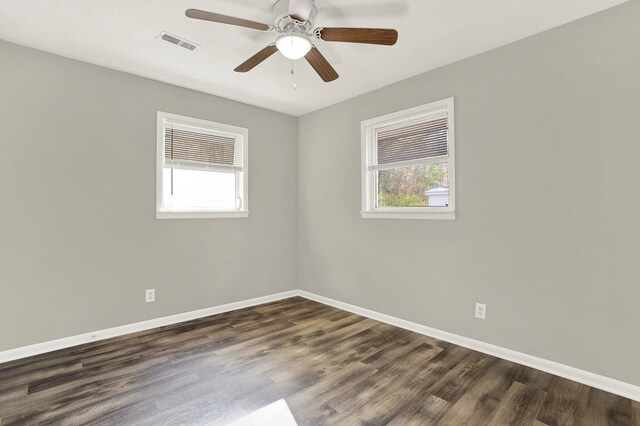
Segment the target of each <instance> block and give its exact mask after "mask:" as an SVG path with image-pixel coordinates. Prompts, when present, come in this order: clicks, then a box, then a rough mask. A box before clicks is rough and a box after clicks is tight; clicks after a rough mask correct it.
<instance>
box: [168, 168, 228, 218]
mask: <svg viewBox="0 0 640 426" xmlns="http://www.w3.org/2000/svg"><path fill="white" fill-rule="evenodd" d="M162 178H163V182H162V190H163V192H164V193H163V200H164V207H165V208H167V209H170V210H193V209H205V208H206V209H214V210H234V209H236V208H237V206H236V174H235V173H233V172H214V171H201V170H183V169H173V194H172V193H171V187H172V185H171V181H172V179H171V168H168V167H165V168H163V171H162Z"/></svg>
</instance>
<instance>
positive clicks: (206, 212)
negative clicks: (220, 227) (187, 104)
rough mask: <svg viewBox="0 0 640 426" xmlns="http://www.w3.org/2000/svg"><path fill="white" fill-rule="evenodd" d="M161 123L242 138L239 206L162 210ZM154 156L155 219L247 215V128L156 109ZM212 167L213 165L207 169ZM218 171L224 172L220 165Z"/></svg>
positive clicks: (162, 126)
mask: <svg viewBox="0 0 640 426" xmlns="http://www.w3.org/2000/svg"><path fill="white" fill-rule="evenodd" d="M165 122H170V123H176V124H180V125H183V126H193V127H195V128H199V129H203V128H204V129H209V130H212V131H214V132H216V133H226V134H228V135H229V136H231V137H234V138H235V139H236V140H238V139H239V138H241V139H242V142H241V143H242V178H241V179H240V178H239V177H238V175H237V174H236V193H237V194H238V195H239V197H240V199H241V200H242V203H241V206H240V207H239V208H238V209H233V210H228V209H225V210H214V209H176V210H173V209H166V208H164V207H163V206H164V202H163V191H162V183H163V177H162V172H163V168H164V125H165ZM156 146H157V154H156V155H157V157H156V218H157V219H207V218H244V217H248V216H249V197H248V195H249V167H248V166H249V130H248V129H245V128H244V127H237V126H231V125H228V124H223V123H216V122H214V121H207V120H201V119H198V118H192V117H186V116H183V115H177V114H171V113H168V112H162V111H158V118H157V143H156ZM208 169H209V170H215V167H210V168H208ZM221 170H222V171H227V169H225V168H224V167H221Z"/></svg>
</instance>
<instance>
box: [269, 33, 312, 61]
mask: <svg viewBox="0 0 640 426" xmlns="http://www.w3.org/2000/svg"><path fill="white" fill-rule="evenodd" d="M276 47H277V48H278V50H279V51H280V53H282V54H283V55H284V57H285V58H287V59H291V60H296V59H301V58H303V57H304V56H305V55H306V54H307V53H309V51H310V50H311V41H309V38H308V37H306V36H304V35H302V34H296V33H288V34H282V35H281V36H280V37H278V39H277V40H276Z"/></svg>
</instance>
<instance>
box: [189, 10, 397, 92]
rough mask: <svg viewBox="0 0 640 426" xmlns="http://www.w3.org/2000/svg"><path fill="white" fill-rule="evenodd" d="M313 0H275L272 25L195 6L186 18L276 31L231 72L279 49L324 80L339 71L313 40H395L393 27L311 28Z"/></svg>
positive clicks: (253, 64) (389, 42)
mask: <svg viewBox="0 0 640 426" xmlns="http://www.w3.org/2000/svg"><path fill="white" fill-rule="evenodd" d="M313 2H314V0H278V1H277V2H276V3H275V4H274V6H273V12H274V14H275V16H276V20H275V24H274V25H267V24H263V23H261V22H254V21H249V20H246V19H241V18H235V17H233V16H227V15H221V14H219V13H213V12H206V11H204V10H198V9H188V10H187V11H186V12H185V14H186V15H187V16H188V17H189V18H193V19H201V20H203V21H210V22H218V23H221V24H229V25H236V26H239V27H245V28H251V29H254V30H258V31H270V32H275V33H278V34H279V35H278V37H277V38H276V40H275V42H274V43H271V44H270V45H268V46H267V47H265V48H264V49H262V50H261V51H259V52H258V53H256V54H255V55H253V56H252V57H250V58H249V59H247V60H246V61H245V62H243V63H242V64H240V65H239V66H238V67H237V68H236V69H235V70H234V71H236V72H247V71H250V70H252V69H253V68H254V67H256V66H257V65H258V64H260V63H261V62H262V61H264V60H265V59H267V58H269V57H270V56H271V55H273V54H274V53H276V52H277V51H280V53H282V54H283V55H284V56H285V57H286V58H288V59H291V60H297V59H301V58H303V57H304V58H305V59H306V60H307V62H309V64H310V65H311V66H312V67H313V69H314V70H315V71H316V72H317V73H318V75H319V76H320V78H322V80H324V81H325V82H330V81H333V80H335V79H337V78H338V73H337V72H336V70H335V69H333V67H332V66H331V64H329V62H328V61H327V60H326V58H325V57H324V56H323V55H322V54H321V53H320V51H319V50H318V48H317V47H316V46H314V45H313V43H312V42H311V40H312V39H314V38H315V39H319V40H323V41H333V42H345V43H365V44H379V45H385V46H393V45H394V44H396V41H398V32H397V31H396V30H392V29H381V28H322V27H320V28H315V29H313V30H312V28H313V21H314V20H315V17H316V15H317V13H318V10H317V9H316V7H315V5H314V4H313Z"/></svg>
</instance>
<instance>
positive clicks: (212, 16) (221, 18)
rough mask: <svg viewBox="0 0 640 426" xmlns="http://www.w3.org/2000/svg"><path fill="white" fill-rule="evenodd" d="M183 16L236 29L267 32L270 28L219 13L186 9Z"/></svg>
mask: <svg viewBox="0 0 640 426" xmlns="http://www.w3.org/2000/svg"><path fill="white" fill-rule="evenodd" d="M184 14H185V15H187V16H188V17H189V18H193V19H201V20H203V21H210V22H218V23H221V24H229V25H236V26H238V27H245V28H252V29H254V30H260V31H269V30H270V29H271V26H269V25H267V24H262V23H260V22H254V21H248V20H246V19H240V18H234V17H233V16H227V15H221V14H219V13H213V12H207V11H204V10H198V9H187V11H186V12H185V13H184Z"/></svg>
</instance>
